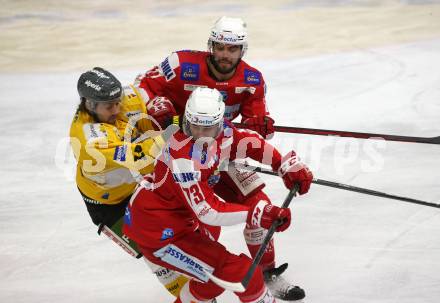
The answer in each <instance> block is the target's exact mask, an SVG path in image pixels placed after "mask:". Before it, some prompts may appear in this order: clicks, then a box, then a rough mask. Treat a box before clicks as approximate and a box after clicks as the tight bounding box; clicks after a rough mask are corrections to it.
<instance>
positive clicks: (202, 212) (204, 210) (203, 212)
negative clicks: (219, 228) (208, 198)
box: [197, 204, 212, 218]
mask: <svg viewBox="0 0 440 303" xmlns="http://www.w3.org/2000/svg"><path fill="white" fill-rule="evenodd" d="M208 205H209V204H208ZM211 210H212V208H211V207H210V206H207V205H204V206H203V208H202V210H200V211H199V212H198V213H197V218H200V217H203V216H206V215H207V214H209V212H210V211H211Z"/></svg>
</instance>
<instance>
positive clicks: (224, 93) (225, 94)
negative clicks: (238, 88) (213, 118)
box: [219, 90, 228, 102]
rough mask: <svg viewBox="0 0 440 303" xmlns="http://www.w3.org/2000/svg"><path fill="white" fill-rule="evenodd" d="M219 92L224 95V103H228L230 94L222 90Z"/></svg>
mask: <svg viewBox="0 0 440 303" xmlns="http://www.w3.org/2000/svg"><path fill="white" fill-rule="evenodd" d="M219 92H220V94H222V97H223V102H226V100H228V92H227V91H224V90H220V91H219Z"/></svg>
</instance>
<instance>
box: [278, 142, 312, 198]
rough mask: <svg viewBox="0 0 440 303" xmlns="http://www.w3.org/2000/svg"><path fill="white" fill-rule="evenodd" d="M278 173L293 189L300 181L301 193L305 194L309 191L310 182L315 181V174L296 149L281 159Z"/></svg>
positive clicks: (285, 183) (288, 186)
mask: <svg viewBox="0 0 440 303" xmlns="http://www.w3.org/2000/svg"><path fill="white" fill-rule="evenodd" d="M278 175H279V176H280V177H282V178H283V181H284V185H286V187H287V188H288V189H291V188H292V187H293V185H294V184H295V183H296V182H298V183H299V184H300V188H299V194H300V195H303V194H305V193H307V192H308V191H309V188H310V184H311V183H312V181H313V174H312V172H311V171H310V170H309V168H308V167H307V165H305V164H304V163H302V162H301V160H300V159H299V158H298V157H297V156H296V153H295V152H294V151H291V152H289V153H288V154H287V155H285V156H284V157H283V159H282V160H281V166H280V168H279V169H278Z"/></svg>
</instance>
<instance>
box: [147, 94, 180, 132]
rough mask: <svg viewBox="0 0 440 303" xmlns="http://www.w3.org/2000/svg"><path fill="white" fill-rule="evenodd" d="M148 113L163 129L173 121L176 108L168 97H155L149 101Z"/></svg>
mask: <svg viewBox="0 0 440 303" xmlns="http://www.w3.org/2000/svg"><path fill="white" fill-rule="evenodd" d="M147 113H148V115H150V116H151V117H152V118H153V119H155V120H156V122H157V123H158V124H159V125H160V126H161V127H162V129H165V128H167V127H168V125H170V124H171V123H172V122H173V116H175V115H176V110H175V108H174V106H173V103H171V101H170V100H169V99H168V98H165V97H155V98H154V99H152V100H150V101H149V102H148V103H147ZM153 124H154V123H153ZM155 127H157V125H155Z"/></svg>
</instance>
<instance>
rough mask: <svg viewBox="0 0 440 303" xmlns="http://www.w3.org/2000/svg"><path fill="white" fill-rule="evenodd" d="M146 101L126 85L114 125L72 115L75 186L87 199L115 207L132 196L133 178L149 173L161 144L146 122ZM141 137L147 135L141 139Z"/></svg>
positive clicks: (84, 115) (147, 121) (144, 96)
mask: <svg viewBox="0 0 440 303" xmlns="http://www.w3.org/2000/svg"><path fill="white" fill-rule="evenodd" d="M147 101H148V97H147V96H146V95H144V94H142V93H140V92H139V91H138V90H137V89H136V88H134V87H133V86H127V87H124V94H123V98H122V101H121V111H120V113H119V115H118V117H117V120H116V122H115V124H108V123H99V122H96V121H95V120H94V118H93V117H92V116H91V115H90V114H89V113H87V112H83V111H77V113H76V114H75V117H74V119H73V122H72V124H71V127H70V140H71V146H72V149H73V152H74V154H75V158H76V160H77V161H78V163H77V173H76V183H77V186H78V188H79V190H80V191H81V192H82V193H83V194H84V195H86V196H87V197H89V198H91V199H93V200H96V201H97V202H99V203H102V204H117V203H119V202H121V201H122V200H123V199H124V198H126V197H128V196H129V195H131V194H132V193H133V191H134V188H135V186H136V184H137V182H136V180H135V177H136V176H139V174H141V175H144V174H147V173H150V172H151V171H152V169H153V162H154V158H155V157H156V156H157V155H158V154H159V153H160V150H161V148H162V146H163V144H164V142H163V139H162V137H160V136H158V135H157V133H156V132H154V129H153V127H152V125H151V121H149V120H148V119H147V116H146V105H145V103H146V102H147ZM146 132H147V133H146ZM145 133H146V134H145ZM142 135H149V136H148V138H147V139H145V140H142V137H143V136H142ZM141 136H142V137H141ZM137 141H139V142H137Z"/></svg>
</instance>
